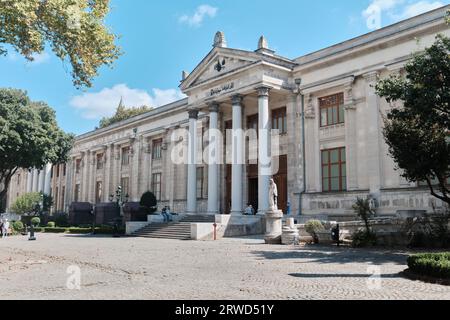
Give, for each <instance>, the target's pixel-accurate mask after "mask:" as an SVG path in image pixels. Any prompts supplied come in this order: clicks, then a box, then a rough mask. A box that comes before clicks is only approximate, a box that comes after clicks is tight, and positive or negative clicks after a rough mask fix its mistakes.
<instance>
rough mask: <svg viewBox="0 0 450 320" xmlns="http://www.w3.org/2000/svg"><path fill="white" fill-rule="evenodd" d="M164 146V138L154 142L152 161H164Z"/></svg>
mask: <svg viewBox="0 0 450 320" xmlns="http://www.w3.org/2000/svg"><path fill="white" fill-rule="evenodd" d="M162 145H163V139H162V138H159V139H154V140H152V160H161V159H162Z"/></svg>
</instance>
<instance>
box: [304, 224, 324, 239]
mask: <svg viewBox="0 0 450 320" xmlns="http://www.w3.org/2000/svg"><path fill="white" fill-rule="evenodd" d="M305 230H306V232H308V233H309V234H310V235H311V236H312V237H313V239H314V242H315V243H319V237H318V236H317V232H319V231H323V230H325V228H324V226H323V224H322V222H320V221H319V220H309V221H308V222H306V224H305Z"/></svg>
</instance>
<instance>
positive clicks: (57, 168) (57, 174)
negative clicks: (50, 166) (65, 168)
mask: <svg viewBox="0 0 450 320" xmlns="http://www.w3.org/2000/svg"><path fill="white" fill-rule="evenodd" d="M55 168H56V177H57V178H59V164H57V165H56V166H55Z"/></svg>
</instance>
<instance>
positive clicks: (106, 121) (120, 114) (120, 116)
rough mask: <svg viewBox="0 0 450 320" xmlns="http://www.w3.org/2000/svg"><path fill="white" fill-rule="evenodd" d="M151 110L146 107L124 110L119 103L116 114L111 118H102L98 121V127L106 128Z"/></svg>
mask: <svg viewBox="0 0 450 320" xmlns="http://www.w3.org/2000/svg"><path fill="white" fill-rule="evenodd" d="M151 110H153V108H152V107H147V106H142V107H133V108H126V107H125V106H124V105H123V104H122V103H120V104H119V106H118V107H117V109H116V113H115V114H114V115H113V116H112V117H104V118H102V119H101V120H100V123H99V127H100V128H106V127H108V126H110V125H112V124H114V123H118V122H121V121H124V120H127V119H130V118H132V117H134V116H138V115H140V114H143V113H146V112H149V111H151Z"/></svg>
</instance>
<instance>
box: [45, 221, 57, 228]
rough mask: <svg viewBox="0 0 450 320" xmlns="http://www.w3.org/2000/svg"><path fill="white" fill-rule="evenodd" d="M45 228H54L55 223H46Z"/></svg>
mask: <svg viewBox="0 0 450 320" xmlns="http://www.w3.org/2000/svg"><path fill="white" fill-rule="evenodd" d="M47 227H48V228H54V227H56V223H54V222H52V221H50V222H49V223H47Z"/></svg>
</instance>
